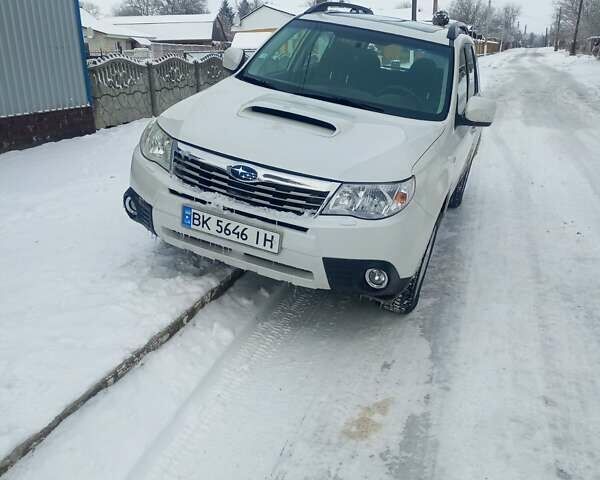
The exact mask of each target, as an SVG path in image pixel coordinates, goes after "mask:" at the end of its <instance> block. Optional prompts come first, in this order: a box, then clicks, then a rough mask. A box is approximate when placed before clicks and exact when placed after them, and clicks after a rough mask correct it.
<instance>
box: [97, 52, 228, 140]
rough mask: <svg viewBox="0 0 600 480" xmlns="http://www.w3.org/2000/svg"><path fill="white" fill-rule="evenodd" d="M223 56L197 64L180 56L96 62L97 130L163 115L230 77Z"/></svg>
mask: <svg viewBox="0 0 600 480" xmlns="http://www.w3.org/2000/svg"><path fill="white" fill-rule="evenodd" d="M221 53H222V52H219V53H213V54H210V55H208V56H206V57H204V58H202V59H201V60H199V61H194V62H188V61H186V60H184V59H182V58H178V57H168V58H165V59H162V60H158V61H156V62H148V63H143V64H142V63H139V62H136V61H133V60H131V59H128V58H123V57H117V58H108V59H102V60H97V61H95V62H94V63H93V64H92V65H90V66H89V72H90V79H91V84H92V97H93V104H94V119H95V122H96V128H105V127H112V126H115V125H120V124H122V123H127V122H131V121H133V120H137V119H139V118H145V117H151V116H157V115H160V114H161V113H162V112H163V111H165V110H166V109H167V108H169V107H170V106H171V105H174V104H175V103H177V102H179V101H180V100H183V99H184V98H187V97H189V96H190V95H193V94H194V93H197V92H199V91H201V90H204V89H205V88H208V87H210V86H211V85H214V84H215V83H217V82H218V81H219V80H222V79H223V78H225V77H226V76H227V75H228V73H227V71H226V70H225V69H224V68H223V62H222V55H221Z"/></svg>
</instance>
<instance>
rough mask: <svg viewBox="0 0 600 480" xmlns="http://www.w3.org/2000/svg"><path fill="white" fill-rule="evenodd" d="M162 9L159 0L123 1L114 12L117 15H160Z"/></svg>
mask: <svg viewBox="0 0 600 480" xmlns="http://www.w3.org/2000/svg"><path fill="white" fill-rule="evenodd" d="M160 9H161V2H160V1H159V0H122V2H121V3H120V4H119V5H118V6H117V7H116V8H115V9H114V10H113V13H114V14H115V15H123V16H127V15H158V13H159V12H160Z"/></svg>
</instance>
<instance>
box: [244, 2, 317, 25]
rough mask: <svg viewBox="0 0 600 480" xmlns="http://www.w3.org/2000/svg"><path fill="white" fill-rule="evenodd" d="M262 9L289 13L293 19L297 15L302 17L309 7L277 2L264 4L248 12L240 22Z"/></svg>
mask: <svg viewBox="0 0 600 480" xmlns="http://www.w3.org/2000/svg"><path fill="white" fill-rule="evenodd" d="M262 8H270V9H271V10H276V11H278V12H281V13H287V14H288V15H290V16H292V17H295V16H296V15H300V14H301V13H303V12H304V11H305V10H307V9H308V7H307V6H301V5H296V6H293V5H280V4H279V3H275V2H267V3H263V4H262V5H260V6H258V7H256V8H255V9H254V10H252V11H250V12H248V13H247V14H246V15H244V16H243V17H241V18H240V21H242V20H243V19H244V18H246V17H249V16H250V15H252V14H253V13H254V12H256V11H258V10H260V9H262Z"/></svg>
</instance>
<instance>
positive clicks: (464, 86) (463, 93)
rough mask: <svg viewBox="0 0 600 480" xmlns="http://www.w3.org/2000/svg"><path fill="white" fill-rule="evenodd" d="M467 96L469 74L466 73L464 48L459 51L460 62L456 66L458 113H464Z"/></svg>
mask: <svg viewBox="0 0 600 480" xmlns="http://www.w3.org/2000/svg"><path fill="white" fill-rule="evenodd" d="M468 98H469V75H468V74H467V57H466V55H465V50H464V49H462V50H461V51H460V63H459V67H458V107H457V112H458V114H459V115H462V114H463V113H465V108H466V107H467V100H468Z"/></svg>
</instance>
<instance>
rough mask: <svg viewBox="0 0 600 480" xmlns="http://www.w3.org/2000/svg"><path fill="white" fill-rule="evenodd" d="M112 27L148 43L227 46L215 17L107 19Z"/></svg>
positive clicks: (208, 14)
mask: <svg viewBox="0 0 600 480" xmlns="http://www.w3.org/2000/svg"><path fill="white" fill-rule="evenodd" d="M103 21H104V22H107V23H109V24H111V25H113V26H115V27H119V28H128V29H133V30H135V31H137V32H142V33H143V34H144V35H147V36H149V37H151V38H152V42H159V43H176V44H193V45H213V44H214V42H227V41H229V39H228V38H227V33H226V29H225V27H224V26H223V23H222V22H221V19H220V18H219V17H218V15H217V14H213V13H206V14H201V15H152V16H131V17H107V18H104V19H103Z"/></svg>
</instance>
